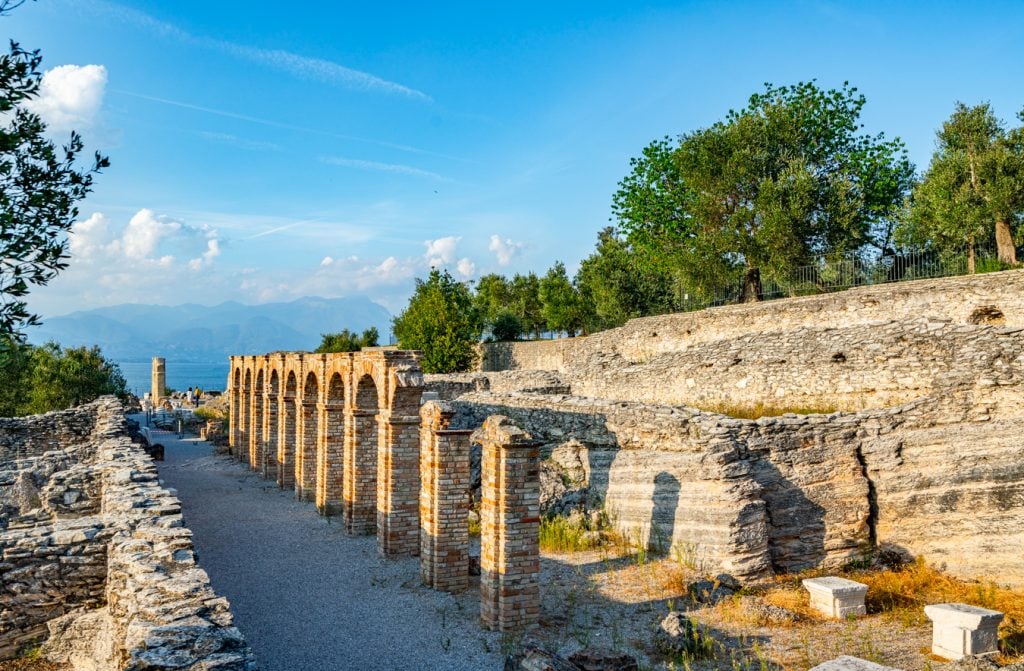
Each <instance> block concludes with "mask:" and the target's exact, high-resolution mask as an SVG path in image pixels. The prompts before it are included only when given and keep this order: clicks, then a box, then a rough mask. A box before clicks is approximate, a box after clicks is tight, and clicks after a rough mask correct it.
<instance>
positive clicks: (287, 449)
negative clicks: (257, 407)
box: [277, 392, 299, 489]
mask: <svg viewBox="0 0 1024 671" xmlns="http://www.w3.org/2000/svg"><path fill="white" fill-rule="evenodd" d="M280 404H281V407H280V410H279V412H278V421H279V422H280V428H279V429H278V432H277V465H278V468H277V486H278V487H280V488H281V489H295V450H296V446H297V445H298V443H299V435H298V433H297V429H298V421H297V418H298V414H299V411H298V403H297V402H296V400H295V394H294V393H292V394H291V395H288V393H287V392H285V393H282V394H281V400H280Z"/></svg>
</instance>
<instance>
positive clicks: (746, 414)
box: [701, 401, 856, 419]
mask: <svg viewBox="0 0 1024 671" xmlns="http://www.w3.org/2000/svg"><path fill="white" fill-rule="evenodd" d="M701 410H704V411H705V412H714V413H718V414H719V415H726V416H728V417H735V418H736V419H760V418H761V417H778V416H780V415H785V414H789V413H792V414H795V415H829V414H831V413H833V412H837V411H839V410H856V408H840V407H839V406H837V405H828V404H821V405H773V404H771V403H763V402H758V403H753V404H749V403H747V404H741V403H729V402H725V401H723V402H722V403H718V404H715V405H709V406H704V407H702V408H701Z"/></svg>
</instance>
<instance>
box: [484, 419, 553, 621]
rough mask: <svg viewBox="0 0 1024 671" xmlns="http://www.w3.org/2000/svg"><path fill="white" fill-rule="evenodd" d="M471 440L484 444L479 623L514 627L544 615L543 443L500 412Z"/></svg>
mask: <svg viewBox="0 0 1024 671" xmlns="http://www.w3.org/2000/svg"><path fill="white" fill-rule="evenodd" d="M472 440H473V442H476V443H479V444H480V445H482V446H483V456H482V462H481V477H482V487H481V491H480V501H481V505H480V623H481V624H482V625H483V626H484V627H486V628H488V629H493V630H498V631H515V630H519V629H523V628H526V627H529V626H530V625H532V624H535V623H536V622H537V619H538V618H539V617H540V584H539V582H538V577H539V574H540V553H539V548H538V534H539V527H540V477H539V474H538V470H539V460H540V450H539V449H538V445H539V444H538V443H537V442H536V441H534V440H533V438H531V437H530V435H529V434H528V433H526V432H525V431H523V430H522V429H519V428H518V427H516V426H515V425H513V424H512V422H511V421H510V420H508V418H506V417H501V416H499V415H494V416H491V417H488V418H487V419H486V421H484V423H483V426H481V427H480V428H479V429H477V431H476V432H474V434H473V437H472Z"/></svg>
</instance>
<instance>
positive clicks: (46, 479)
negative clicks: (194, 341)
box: [0, 397, 255, 671]
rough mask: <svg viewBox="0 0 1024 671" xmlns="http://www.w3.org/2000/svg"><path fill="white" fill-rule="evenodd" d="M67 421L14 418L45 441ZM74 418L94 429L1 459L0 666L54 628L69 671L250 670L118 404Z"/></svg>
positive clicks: (48, 650) (52, 640)
mask: <svg viewBox="0 0 1024 671" xmlns="http://www.w3.org/2000/svg"><path fill="white" fill-rule="evenodd" d="M88 415H91V417H92V419H91V422H85V421H84V420H82V417H85V416H88ZM68 416H69V415H68V413H67V412H64V413H51V414H50V415H43V416H38V417H32V418H25V419H23V420H9V422H22V426H21V427H20V433H18V435H22V436H24V439H25V440H26V441H27V442H28V443H29V444H30V445H42V444H43V438H42V437H39V436H34V435H32V433H33V431H36V430H40V431H49V430H50V429H51V428H52V427H54V426H66V425H67V418H68ZM72 416H74V417H77V418H78V420H76V422H77V421H81V422H82V423H81V424H76V426H85V425H86V424H88V425H89V426H91V427H92V430H91V432H89V433H87V434H84V435H83V434H82V433H81V432H80V431H76V432H74V433H67V434H64V440H66V441H67V442H66V443H64V444H62V445H60V446H59V447H58V448H57V449H52V450H50V451H47V452H44V453H42V454H39V455H37V456H31V457H25V458H20V459H15V460H2V461H0V658H2V657H5V656H10V655H12V654H14V653H15V652H16V651H17V650H18V648H20V647H21V646H22V645H24V644H26V643H28V642H31V641H35V640H41V639H43V638H46V636H47V632H49V639H48V640H47V642H46V644H45V646H44V652H45V654H46V655H47V656H48V657H49V658H50V659H52V660H54V661H58V662H65V663H70V664H71V665H72V666H73V667H74V668H116V669H143V668H145V669H172V668H185V667H190V668H198V667H199V666H203V668H213V667H216V668H218V669H225V670H242V669H245V670H247V671H248V670H251V669H255V662H254V661H253V658H252V654H251V652H250V651H249V648H248V646H247V645H246V644H245V642H244V640H243V639H242V637H241V634H240V633H239V632H238V630H237V629H235V628H234V627H232V626H231V614H230V611H229V610H228V603H227V601H226V600H225V599H222V598H219V597H217V595H216V594H215V593H214V592H213V590H212V588H211V587H210V585H209V580H208V578H207V576H206V573H205V572H204V571H202V570H201V569H199V568H197V567H196V564H195V556H194V552H193V547H192V541H191V532H190V531H189V530H188V529H187V528H185V527H184V525H183V521H182V517H181V506H180V503H179V502H178V500H177V498H176V497H175V496H174V495H173V494H172V493H171V492H170V491H168V490H167V489H165V488H163V487H161V486H160V484H159V480H158V477H157V473H156V469H155V468H154V466H153V463H152V461H151V460H150V458H149V457H148V456H147V455H146V454H145V453H144V452H143V451H142V450H141V449H140V448H138V447H137V446H136V445H134V444H133V443H132V442H131V440H130V439H129V438H128V437H127V433H126V424H125V420H124V417H123V414H122V410H121V407H120V403H119V402H118V401H117V400H116V399H114V398H112V397H105V398H103V399H100V400H98V401H96V402H94V403H92V404H89V405H86V406H81V407H80V408H77V409H76V411H75V412H74V413H73V415H72ZM7 426H8V427H12V426H14V425H13V424H10V423H9V424H7Z"/></svg>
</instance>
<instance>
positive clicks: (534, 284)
mask: <svg viewBox="0 0 1024 671" xmlns="http://www.w3.org/2000/svg"><path fill="white" fill-rule="evenodd" d="M510 297H511V301H512V303H511V309H512V313H513V314H514V315H515V316H517V317H519V321H520V323H521V324H522V328H523V330H524V331H527V332H530V333H532V334H533V336H534V337H535V338H540V332H541V331H543V330H544V327H545V320H544V306H543V305H542V304H541V302H540V279H539V278H538V277H537V275H536V274H534V273H532V272H530V273H527V274H526V275H520V274H518V273H517V274H516V275H515V276H514V277H513V278H512V285H511V295H510Z"/></svg>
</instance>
